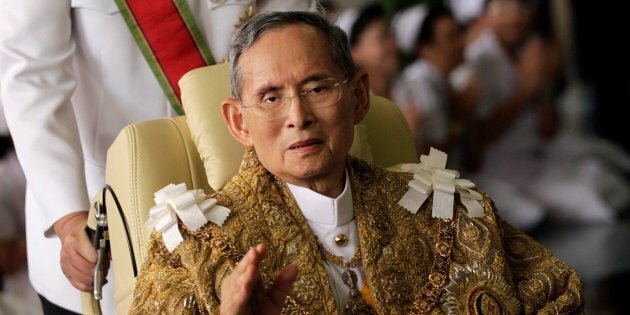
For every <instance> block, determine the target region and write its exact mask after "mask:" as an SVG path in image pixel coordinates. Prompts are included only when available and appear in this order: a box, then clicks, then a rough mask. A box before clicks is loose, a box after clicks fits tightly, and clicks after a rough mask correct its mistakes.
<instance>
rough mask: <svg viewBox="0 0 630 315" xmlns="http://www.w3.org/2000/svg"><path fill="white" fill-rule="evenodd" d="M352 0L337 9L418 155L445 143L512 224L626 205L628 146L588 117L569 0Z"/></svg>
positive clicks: (531, 225) (598, 218) (629, 193)
mask: <svg viewBox="0 0 630 315" xmlns="http://www.w3.org/2000/svg"><path fill="white" fill-rule="evenodd" d="M344 3H345V2H343V1H341V2H334V3H333V2H331V4H330V6H329V8H330V11H329V14H330V18H331V19H332V20H333V21H335V22H336V23H337V24H338V25H339V26H340V27H341V28H342V29H344V30H345V31H346V33H347V34H348V40H349V41H350V45H351V50H352V56H353V57H354V58H355V62H356V63H357V65H358V66H359V67H361V68H363V69H364V70H365V71H367V72H368V73H369V74H370V85H371V92H372V93H373V94H375V95H380V96H384V97H387V98H390V99H392V100H393V101H394V103H396V104H397V105H398V106H399V107H400V109H401V111H402V113H403V114H404V115H405V117H406V119H407V121H408V122H409V126H410V128H411V131H412V133H413V136H414V139H415V141H416V148H417V154H418V156H420V155H421V154H426V153H427V152H428V149H429V147H435V148H438V149H441V150H443V151H445V152H447V153H448V154H449V162H448V163H449V165H448V166H449V167H450V168H452V169H456V170H458V171H459V172H460V173H461V175H462V177H464V178H469V179H471V180H473V182H475V183H476V184H477V186H478V187H480V188H481V189H482V190H484V191H486V192H488V193H489V194H490V195H491V196H493V198H494V200H495V202H496V204H497V208H498V209H499V211H500V212H501V214H502V215H503V217H504V218H506V219H507V220H508V221H510V222H511V223H512V224H513V225H515V226H517V227H519V228H521V229H523V230H525V231H531V230H533V229H535V228H536V227H538V226H540V225H541V224H543V223H545V222H550V221H562V222H569V223H570V222H581V223H603V224H610V223H614V222H616V221H617V220H618V218H619V217H621V216H623V215H624V213H623V212H624V211H625V210H626V209H628V208H629V207H630V184H629V181H628V178H629V176H628V175H629V174H630V156H629V155H628V153H627V151H626V148H624V147H623V146H621V145H619V144H618V143H616V142H614V141H612V140H610V139H607V138H604V137H601V136H599V135H598V134H597V132H594V130H593V129H592V128H589V123H590V122H589V121H590V120H591V119H592V118H593V117H591V116H589V115H588V108H589V106H592V104H590V103H589V101H590V99H589V98H588V97H586V96H587V95H588V90H587V89H586V88H585V87H584V85H585V83H584V81H583V80H581V78H580V77H579V76H578V75H577V73H576V70H575V67H576V65H575V60H574V57H573V53H574V52H573V51H572V46H571V43H572V41H573V36H574V34H573V29H574V28H573V27H572V26H573V25H572V12H573V11H572V10H573V7H572V5H571V3H567V2H566V1H531V0H488V1H482V0H478V1H457V0H451V1H449V0H445V1H421V2H417V3H411V4H407V5H402V6H399V7H395V6H392V5H391V3H390V2H386V1H380V2H379V1H376V2H370V1H363V2H362V3H361V4H360V5H345V4H344ZM392 8H393V9H392Z"/></svg>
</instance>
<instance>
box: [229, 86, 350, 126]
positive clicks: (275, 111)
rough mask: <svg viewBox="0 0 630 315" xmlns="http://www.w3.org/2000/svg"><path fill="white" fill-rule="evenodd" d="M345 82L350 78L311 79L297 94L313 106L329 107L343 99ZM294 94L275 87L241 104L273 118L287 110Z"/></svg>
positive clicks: (268, 117)
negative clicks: (342, 89)
mask: <svg viewBox="0 0 630 315" xmlns="http://www.w3.org/2000/svg"><path fill="white" fill-rule="evenodd" d="M345 83H348V79H345V80H344V81H342V82H339V81H338V80H337V79H335V78H327V79H321V80H315V81H309V82H308V83H306V84H305V85H304V86H302V89H301V92H300V93H298V94H297V96H298V97H299V98H300V99H301V100H302V102H304V103H305V104H306V105H308V106H310V107H311V108H323V107H328V106H330V105H333V104H335V103H337V102H338V101H339V100H340V99H341V86H342V84H345ZM294 96H296V95H295V94H293V95H286V91H284V90H281V89H273V90H270V91H266V92H265V93H261V94H259V95H258V96H257V99H254V100H249V101H248V102H247V103H248V104H247V105H245V104H244V103H245V102H241V106H243V107H245V108H251V109H252V110H253V111H254V112H255V113H256V114H258V115H260V116H262V117H265V118H267V119H269V120H272V119H277V118H280V117H281V116H282V115H283V114H285V113H286V112H287V110H288V108H289V106H290V105H291V104H290V102H291V99H292V98H293V97H294Z"/></svg>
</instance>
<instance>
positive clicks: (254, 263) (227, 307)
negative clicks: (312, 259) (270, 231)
mask: <svg viewBox="0 0 630 315" xmlns="http://www.w3.org/2000/svg"><path fill="white" fill-rule="evenodd" d="M264 255H265V246H264V245H263V244H259V245H258V246H256V247H252V248H250V249H249V251H248V252H247V254H245V256H244V257H243V259H241V261H239V262H238V264H237V265H236V267H235V268H234V270H233V271H232V272H231V273H230V274H229V275H228V276H227V277H225V279H224V280H223V282H222V283H221V315H233V314H238V315H243V314H280V311H281V310H282V305H283V304H284V300H285V298H286V296H287V294H288V293H289V290H291V287H292V286H293V283H294V282H295V279H296V277H297V273H298V270H297V266H295V265H288V266H286V267H284V268H282V269H281V270H280V271H279V272H278V274H277V275H276V278H275V279H274V282H273V284H272V285H271V287H269V289H266V290H265V288H264V286H263V283H262V280H261V277H260V270H259V268H258V265H259V263H260V261H261V260H262V258H263V256H264Z"/></svg>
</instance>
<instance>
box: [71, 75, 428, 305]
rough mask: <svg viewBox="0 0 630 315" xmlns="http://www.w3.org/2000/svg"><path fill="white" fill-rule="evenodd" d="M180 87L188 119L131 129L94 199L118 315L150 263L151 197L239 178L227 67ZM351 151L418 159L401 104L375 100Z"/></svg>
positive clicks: (378, 158) (376, 158) (239, 151)
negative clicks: (102, 213) (102, 209)
mask: <svg viewBox="0 0 630 315" xmlns="http://www.w3.org/2000/svg"><path fill="white" fill-rule="evenodd" d="M179 85H180V88H181V91H182V101H183V105H184V109H185V112H186V115H185V116H179V117H170V118H162V119H157V120H151V121H144V122H139V123H135V124H132V125H129V126H127V127H125V128H124V129H123V130H122V131H121V132H120V134H119V135H118V137H117V138H116V140H115V141H114V143H113V144H112V146H111V147H110V149H109V151H108V153H107V167H106V183H107V185H108V187H109V188H111V190H104V191H106V192H105V193H103V194H99V195H98V196H96V197H95V199H94V203H95V204H97V203H100V204H103V203H104V204H105V205H106V209H107V222H108V233H109V238H110V246H111V255H112V260H113V261H112V264H111V266H112V268H113V270H114V285H115V300H116V304H117V312H118V314H127V313H128V309H129V307H130V305H131V302H132V293H133V288H134V284H135V275H136V273H137V272H139V269H140V267H141V265H142V262H143V261H144V259H145V258H146V246H147V243H148V241H149V234H150V232H151V231H150V230H149V229H147V228H145V226H144V222H145V221H146V220H147V219H148V215H149V209H150V208H151V207H153V206H154V205H155V204H154V201H153V198H154V196H153V193H154V192H156V191H157V190H159V189H160V188H162V187H164V186H166V185H168V184H170V183H173V184H179V183H186V185H187V187H188V189H204V190H205V191H207V192H212V191H214V190H218V189H220V188H221V187H223V185H224V184H225V183H226V182H227V181H228V180H229V178H230V177H231V176H232V175H234V174H235V173H236V171H237V170H238V166H239V165H240V161H241V158H242V155H243V153H244V147H243V146H242V145H241V144H240V143H239V142H237V141H236V140H235V139H234V138H232V136H231V135H230V134H229V131H228V129H227V127H226V125H225V123H224V121H223V118H222V116H221V113H220V104H221V102H222V101H223V99H225V98H226V97H229V96H230V95H231V94H230V86H229V77H228V65H227V64H219V65H214V66H209V67H204V68H199V69H195V70H192V71H190V72H189V73H187V74H186V75H184V76H183V77H182V79H181V80H180V81H179ZM350 153H351V154H352V155H354V156H357V157H360V158H363V159H366V160H368V161H371V162H373V163H375V164H377V165H380V166H384V167H389V166H393V165H395V164H398V163H415V162H417V157H416V155H415V146H414V144H413V139H412V136H411V132H410V129H409V127H408V125H407V123H406V121H405V119H404V117H403V116H402V114H401V113H400V111H399V110H398V108H397V107H396V105H394V104H393V103H392V102H390V101H389V100H386V99H384V98H381V97H376V96H373V97H372V99H371V108H370V111H369V113H368V115H367V117H366V118H365V120H364V121H363V122H362V123H361V124H359V125H358V126H357V127H356V128H355V140H354V143H353V147H352V149H351V152H350ZM114 195H115V196H116V197H117V199H115V198H114V197H113V196H114ZM117 205H119V206H120V210H119V209H118V207H117ZM93 210H94V209H92V212H94V211H93ZM119 211H120V212H122V213H124V216H123V215H120V214H119ZM93 217H94V216H93V215H90V218H91V219H92V218H93ZM123 218H124V220H123ZM125 221H126V222H125ZM89 225H90V226H94V225H95V220H91V222H90V224H89ZM126 231H128V233H127V232H126ZM127 235H128V236H127ZM134 264H135V268H136V270H135V271H134V266H133V265H134ZM107 285H112V284H107ZM83 307H84V313H85V314H98V313H100V310H99V308H98V303H96V301H95V300H94V299H93V296H92V295H91V294H87V293H85V294H84V295H83Z"/></svg>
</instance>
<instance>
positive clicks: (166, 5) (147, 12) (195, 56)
mask: <svg viewBox="0 0 630 315" xmlns="http://www.w3.org/2000/svg"><path fill="white" fill-rule="evenodd" d="M115 1H116V4H117V5H118V8H119V9H120V12H121V14H122V16H123V18H124V19H125V22H126V23H127V26H128V27H129V29H130V30H131V33H132V34H133V37H134V38H135V40H136V42H137V43H138V46H139V47H140V50H141V51H142V54H143V55H144V57H145V58H146V60H147V62H148V63H149V66H150V67H151V70H152V71H153V74H155V77H156V78H157V80H158V82H159V83H160V86H161V87H162V89H163V90H164V93H165V94H166V97H167V98H168V99H169V101H170V102H171V104H172V106H173V109H175V111H176V112H177V113H178V114H180V115H183V114H184V109H183V107H182V103H181V92H180V89H179V85H178V84H177V83H178V81H179V79H180V78H181V77H182V76H183V75H184V74H185V73H186V72H188V71H190V70H192V69H195V68H199V67H204V66H207V65H212V64H214V63H215V61H214V58H213V57H212V54H211V52H210V48H209V47H208V44H207V43H206V41H205V40H204V38H203V36H202V35H201V32H200V30H199V27H197V24H196V23H195V20H194V18H193V16H192V14H191V12H190V8H189V7H188V4H187V3H186V0H115Z"/></svg>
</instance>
